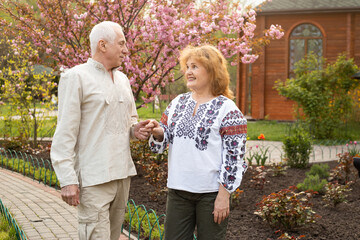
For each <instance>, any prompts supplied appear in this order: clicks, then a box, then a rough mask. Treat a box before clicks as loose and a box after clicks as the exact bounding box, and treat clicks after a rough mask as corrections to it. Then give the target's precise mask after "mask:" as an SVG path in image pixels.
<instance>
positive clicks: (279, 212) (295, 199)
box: [255, 186, 320, 230]
mask: <svg viewBox="0 0 360 240" xmlns="http://www.w3.org/2000/svg"><path fill="white" fill-rule="evenodd" d="M295 190H296V187H295V186H291V187H289V188H288V189H283V190H281V191H279V192H277V193H271V194H270V195H268V196H264V197H263V199H262V200H261V202H260V203H257V206H258V207H259V208H258V209H257V210H256V212H255V214H256V215H258V216H260V217H261V218H262V219H263V220H264V221H266V222H267V223H268V224H269V225H270V226H271V227H272V228H279V229H282V230H291V229H294V228H296V227H299V226H303V225H306V224H309V223H314V222H315V219H316V218H319V217H320V216H319V215H316V214H315V212H314V211H313V210H312V208H311V204H310V202H309V200H310V198H311V196H312V193H310V192H307V193H306V192H299V193H296V192H295Z"/></svg>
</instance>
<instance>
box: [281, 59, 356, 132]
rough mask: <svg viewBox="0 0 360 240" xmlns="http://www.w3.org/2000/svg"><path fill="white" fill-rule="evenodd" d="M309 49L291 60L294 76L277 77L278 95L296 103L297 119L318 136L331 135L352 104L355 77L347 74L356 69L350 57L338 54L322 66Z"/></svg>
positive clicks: (321, 61)
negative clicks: (294, 62) (304, 54)
mask: <svg viewBox="0 0 360 240" xmlns="http://www.w3.org/2000/svg"><path fill="white" fill-rule="evenodd" d="M325 61H326V60H325V59H324V58H322V59H320V60H319V58H318V56H317V55H315V54H313V53H311V54H309V55H307V56H306V57H305V58H304V59H302V60H300V61H298V62H297V63H296V64H295V70H294V72H295V78H291V79H286V81H285V82H282V81H277V82H276V84H275V87H274V88H275V89H277V91H278V92H279V94H280V95H282V96H285V97H287V98H289V99H291V100H294V101H295V102H296V103H297V108H296V113H297V118H298V119H304V120H305V121H306V123H307V124H308V125H309V127H310V128H311V133H312V134H313V135H314V136H315V137H316V138H318V139H325V138H332V137H334V131H335V130H336V129H337V127H338V126H339V125H341V124H342V123H343V122H345V120H346V119H347V118H349V117H350V114H351V111H352V106H353V104H354V101H353V98H352V95H351V94H349V92H351V91H352V90H354V89H356V87H357V86H359V81H358V80H357V79H353V78H352V77H351V76H352V75H353V74H355V73H356V72H357V71H358V67H357V66H356V64H355V63H354V60H353V59H347V57H346V55H341V56H339V57H338V58H337V60H336V62H335V63H329V64H327V66H326V67H323V66H324V62H325Z"/></svg>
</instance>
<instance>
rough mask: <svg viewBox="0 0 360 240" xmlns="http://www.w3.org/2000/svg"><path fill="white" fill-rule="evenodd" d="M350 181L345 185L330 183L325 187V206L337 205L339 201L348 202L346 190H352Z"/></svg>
mask: <svg viewBox="0 0 360 240" xmlns="http://www.w3.org/2000/svg"><path fill="white" fill-rule="evenodd" d="M351 183H352V182H348V183H346V184H345V185H340V184H338V183H332V182H330V183H328V184H327V185H326V189H325V195H324V196H323V201H324V202H325V206H330V205H332V206H334V207H336V206H337V205H338V204H339V203H342V202H347V200H346V197H347V195H345V192H349V191H351V188H350V184H351Z"/></svg>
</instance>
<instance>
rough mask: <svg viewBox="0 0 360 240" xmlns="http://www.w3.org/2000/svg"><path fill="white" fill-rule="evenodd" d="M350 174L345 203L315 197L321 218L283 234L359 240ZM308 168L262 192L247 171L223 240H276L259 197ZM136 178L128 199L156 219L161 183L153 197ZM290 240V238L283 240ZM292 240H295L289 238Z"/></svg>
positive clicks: (358, 209)
mask: <svg viewBox="0 0 360 240" xmlns="http://www.w3.org/2000/svg"><path fill="white" fill-rule="evenodd" d="M0 145H1V144H0ZM35 156H36V157H38V158H43V159H50V156H49V151H48V150H46V151H43V152H40V153H38V154H35ZM327 164H329V166H330V169H333V168H335V166H337V164H338V163H337V162H336V161H332V162H327ZM352 168H353V169H352V170H353V171H354V174H353V175H352V180H354V184H353V185H352V186H351V188H352V190H351V191H350V192H347V193H346V194H347V195H348V197H347V202H346V203H340V204H339V205H337V206H336V207H327V206H325V203H324V202H323V201H322V196H321V195H315V196H314V197H313V198H312V200H311V203H312V204H313V210H314V211H315V212H316V214H318V215H320V216H321V218H320V219H318V220H317V221H316V223H313V224H309V225H307V226H303V227H301V228H298V229H295V230H293V231H287V233H288V234H289V235H290V236H294V237H299V236H301V235H305V237H303V238H301V239H302V240H305V239H309V240H310V239H311V240H313V239H314V240H315V239H316V240H317V239H319V240H359V239H360V178H359V177H358V175H357V171H356V169H355V167H353V166H352ZM309 169H310V168H306V169H295V168H289V169H287V170H286V174H285V175H283V176H277V177H275V176H272V175H271V174H270V173H268V174H267V177H266V180H267V181H268V183H266V184H265V185H264V187H263V189H258V188H255V187H254V186H253V184H252V183H251V181H250V180H251V178H252V176H253V172H252V171H251V170H248V171H247V172H246V173H245V175H244V179H243V181H242V183H241V187H240V189H241V190H243V191H244V192H243V193H242V194H241V196H240V198H239V202H238V203H237V204H233V205H232V209H231V212H230V217H229V225H228V230H227V234H226V240H248V239H249V240H253V239H254V240H275V239H278V237H279V236H280V233H276V231H277V230H278V229H272V228H270V226H269V225H268V224H267V222H265V221H263V220H262V219H261V218H260V217H259V216H257V215H255V214H254V212H255V211H256V210H257V209H258V207H257V205H256V204H257V203H259V202H260V201H261V200H262V198H263V196H267V195H269V194H271V193H273V192H278V191H280V190H282V189H287V188H288V187H289V186H296V185H297V184H298V183H300V182H303V180H304V179H305V176H306V175H305V173H306V172H307V171H309ZM137 170H138V175H137V176H135V177H133V178H132V183H131V188H130V196H129V198H130V199H133V200H134V202H135V203H136V204H137V205H144V206H145V207H146V208H147V209H153V210H155V211H156V213H157V215H158V216H159V215H161V214H163V213H165V208H166V186H165V182H166V181H162V182H163V184H164V185H163V186H162V188H163V189H164V191H163V192H162V194H160V195H159V194H157V195H155V196H154V194H153V193H154V191H155V188H154V187H153V186H152V185H150V184H149V182H148V181H147V179H146V178H145V176H144V175H145V173H144V171H143V170H142V167H140V166H137ZM283 239H290V238H283ZM291 239H296V238H291ZM205 240H206V239H205Z"/></svg>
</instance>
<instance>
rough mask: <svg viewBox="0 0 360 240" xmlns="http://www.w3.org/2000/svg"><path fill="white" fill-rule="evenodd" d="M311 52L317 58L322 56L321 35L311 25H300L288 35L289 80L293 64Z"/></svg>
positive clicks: (316, 28)
mask: <svg viewBox="0 0 360 240" xmlns="http://www.w3.org/2000/svg"><path fill="white" fill-rule="evenodd" d="M310 52H313V53H314V54H316V55H318V56H319V58H320V57H322V55H323V35H322V33H321V31H320V29H319V28H318V27H316V26H315V25H313V24H309V23H304V24H300V25H298V26H297V27H295V28H294V29H293V31H292V32H291V34H290V44H289V78H292V77H294V76H295V75H294V69H295V66H294V65H295V63H296V62H297V61H299V60H301V59H302V58H304V57H305V55H306V54H308V53H310Z"/></svg>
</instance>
